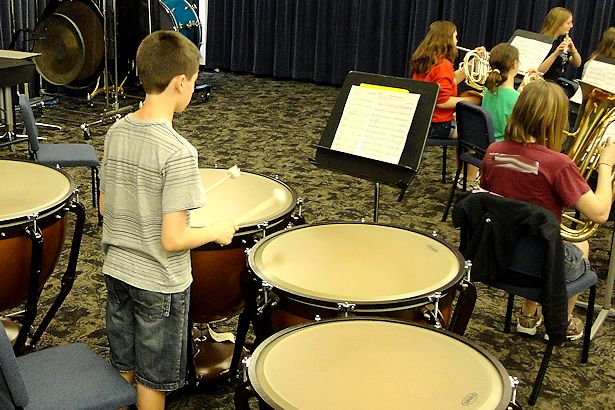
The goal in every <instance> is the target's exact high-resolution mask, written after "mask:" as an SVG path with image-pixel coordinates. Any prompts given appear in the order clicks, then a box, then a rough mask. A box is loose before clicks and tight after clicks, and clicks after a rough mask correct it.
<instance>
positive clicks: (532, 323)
mask: <svg viewBox="0 0 615 410" xmlns="http://www.w3.org/2000/svg"><path fill="white" fill-rule="evenodd" d="M541 324H542V309H541V308H540V306H538V308H537V309H536V313H535V314H534V316H525V315H523V314H519V317H518V318H517V333H523V334H525V335H528V336H534V335H535V334H536V329H538V326H540V325H541Z"/></svg>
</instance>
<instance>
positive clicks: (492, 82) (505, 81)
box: [482, 43, 519, 141]
mask: <svg viewBox="0 0 615 410" xmlns="http://www.w3.org/2000/svg"><path fill="white" fill-rule="evenodd" d="M489 66H490V67H491V71H490V72H489V75H488V76H487V79H486V80H485V88H486V90H485V93H484V95H483V102H482V106H483V108H485V109H486V110H487V111H489V113H490V114H491V117H492V119H493V130H494V132H495V140H496V141H504V128H505V127H506V121H507V120H508V117H510V113H511V112H512V110H513V107H514V106H515V103H516V102H517V99H518V98H519V93H518V92H517V90H515V76H516V75H517V72H519V50H517V48H516V47H515V46H512V45H510V44H508V43H500V44H498V45H497V46H495V47H493V50H491V52H490V53H489Z"/></svg>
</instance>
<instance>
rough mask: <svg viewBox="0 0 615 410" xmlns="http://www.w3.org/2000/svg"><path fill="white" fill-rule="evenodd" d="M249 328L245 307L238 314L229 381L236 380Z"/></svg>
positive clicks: (248, 318) (247, 313)
mask: <svg viewBox="0 0 615 410" xmlns="http://www.w3.org/2000/svg"><path fill="white" fill-rule="evenodd" d="M249 328H250V314H249V310H248V306H247V305H246V306H245V307H244V309H243V312H241V313H240V314H239V320H238V322H237V337H236V339H235V348H234V350H233V358H232V359H231V367H230V368H229V378H230V379H231V381H233V380H235V379H236V378H237V370H238V368H239V361H240V360H241V355H242V353H243V346H244V344H245V342H246V337H247V335H248V329H249Z"/></svg>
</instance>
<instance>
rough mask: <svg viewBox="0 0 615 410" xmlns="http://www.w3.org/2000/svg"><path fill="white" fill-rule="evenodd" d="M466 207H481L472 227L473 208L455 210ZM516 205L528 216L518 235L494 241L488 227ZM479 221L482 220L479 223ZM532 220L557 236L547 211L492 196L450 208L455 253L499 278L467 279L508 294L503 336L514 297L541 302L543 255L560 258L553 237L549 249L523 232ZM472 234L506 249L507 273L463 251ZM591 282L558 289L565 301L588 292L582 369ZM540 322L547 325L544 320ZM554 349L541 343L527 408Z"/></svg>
mask: <svg viewBox="0 0 615 410" xmlns="http://www.w3.org/2000/svg"><path fill="white" fill-rule="evenodd" d="M467 201H470V202H467ZM472 201H473V202H474V203H479V202H480V201H485V202H483V204H484V206H483V208H482V209H481V212H479V213H480V214H481V215H482V216H481V215H478V216H479V217H480V218H476V219H477V222H476V223H475V224H472V223H468V221H469V220H470V219H472V216H471V215H470V216H469V217H468V214H467V211H468V210H469V209H472V211H473V212H476V211H477V208H465V210H460V209H459V208H460V205H462V202H464V204H463V206H467V205H468V204H470V203H471V202H472ZM520 204H523V206H528V207H529V209H530V211H529V212H528V214H527V215H523V217H522V218H523V219H519V221H520V222H521V221H523V226H522V227H520V228H519V230H520V232H516V233H515V234H517V233H518V235H517V237H516V240H512V241H511V240H510V237H506V238H501V237H494V236H493V230H492V227H490V226H489V225H492V224H497V223H498V221H500V220H504V219H508V218H509V216H508V214H507V212H508V211H507V209H505V208H508V207H510V208H508V209H512V208H514V207H518V206H521V205H520ZM464 213H465V215H464ZM540 214H542V215H544V218H542V217H541V218H535V216H536V215H540ZM481 218H482V220H480V219H481ZM531 218H533V219H531ZM538 220H544V221H546V222H545V223H546V224H549V227H548V229H550V230H551V232H556V233H557V232H559V221H558V220H557V219H556V218H555V216H554V215H553V214H552V213H551V212H550V211H547V210H545V209H544V208H541V207H539V206H536V205H531V204H527V203H522V202H521V201H515V200H512V199H506V198H502V197H499V196H497V195H493V194H490V193H486V192H483V193H473V194H466V196H465V197H463V198H462V199H461V200H460V201H459V202H458V203H457V204H456V205H455V208H454V211H453V221H454V222H455V226H460V227H461V231H460V236H461V238H462V240H461V242H462V245H461V246H460V249H461V248H464V249H462V253H464V256H465V257H466V258H467V259H471V260H472V264H473V265H477V264H479V265H482V266H488V267H489V268H490V269H489V270H490V271H491V272H492V274H494V275H496V276H498V277H499V279H497V280H490V279H486V278H484V277H481V278H478V279H476V275H472V279H476V280H478V281H480V282H483V283H485V284H486V285H489V286H493V287H495V288H498V289H502V290H504V291H506V292H508V304H507V307H506V317H505V321H504V331H505V332H506V333H509V332H510V325H511V320H512V313H513V306H514V298H515V295H517V296H521V297H524V298H526V299H530V300H533V301H536V302H538V303H541V304H542V302H543V301H544V300H545V299H544V297H545V296H544V293H543V292H544V290H543V283H544V282H545V281H548V280H550V279H549V278H546V277H545V275H547V273H546V272H545V265H546V264H545V260H546V259H545V258H546V257H547V251H548V250H549V249H557V250H556V252H555V253H556V254H560V255H563V242H562V240H561V238H560V237H559V235H557V236H558V239H557V241H556V243H549V242H548V241H547V240H546V239H545V238H543V237H540V236H537V235H536V233H535V232H529V230H531V229H533V227H532V226H529V225H525V222H526V221H532V222H536V221H538ZM464 221H465V222H464ZM508 222H511V223H512V225H515V223H516V221H510V220H509V221H508ZM519 226H521V225H519ZM553 230H554V231H553ZM473 234H478V235H479V236H480V239H481V241H484V242H482V243H483V244H484V243H490V244H496V243H500V244H501V246H506V247H510V251H511V252H505V253H506V254H508V255H510V263H509V265H508V268H506V269H502V271H499V272H493V271H494V270H495V269H493V268H494V264H493V260H490V258H493V255H490V254H489V252H479V251H476V252H474V251H472V250H469V249H468V248H467V247H466V246H464V245H463V242H464V241H467V238H469V237H470V236H472V235H473ZM554 242H555V241H554ZM496 246H497V245H496ZM555 247H558V248H555ZM472 253H474V254H472ZM597 282H598V276H597V275H596V273H594V272H592V271H588V272H586V273H584V274H583V275H582V276H581V277H580V278H579V279H577V280H575V281H573V282H569V283H566V284H564V283H562V286H565V288H566V289H565V294H566V298H565V299H566V300H567V299H568V298H570V297H571V296H573V295H576V294H579V293H582V292H583V291H585V290H587V289H589V297H588V302H587V310H586V317H585V328H584V334H583V347H582V352H581V363H587V360H588V358H589V347H590V343H591V327H592V321H593V314H594V303H595V300H596V283H597ZM561 291H563V289H561ZM562 296H563V294H562ZM566 300H563V301H562V302H563V303H566ZM566 308H567V306H566V307H564V306H560V310H561V312H562V315H563V316H564V317H563V320H564V321H565V319H566V318H565V311H566ZM545 320H547V317H546V316H545ZM549 325H550V323H547V322H545V326H547V330H548V328H549ZM550 339H551V338H550ZM556 343H557V342H556V341H553V340H552V339H551V340H550V341H548V342H547V347H546V350H545V353H544V355H543V358H542V362H541V364H540V369H539V371H538V375H537V376H536V380H535V381H534V386H533V388H532V393H531V395H530V399H529V400H528V402H529V404H531V405H534V404H535V403H536V400H537V399H538V395H539V393H540V388H541V386H542V382H543V379H544V376H545V374H546V372H547V367H548V365H549V360H550V359H551V354H552V352H553V347H554V346H556Z"/></svg>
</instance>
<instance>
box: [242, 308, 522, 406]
mask: <svg viewBox="0 0 615 410" xmlns="http://www.w3.org/2000/svg"><path fill="white" fill-rule="evenodd" d="M360 322H372V323H375V324H376V325H377V326H381V327H383V330H386V329H384V328H385V327H387V326H389V325H393V326H394V327H395V328H396V329H401V328H397V327H396V326H397V325H399V326H402V327H403V329H407V331H408V335H409V336H413V337H415V340H416V336H419V335H420V334H422V332H428V333H424V334H429V335H430V337H432V336H433V337H435V338H437V341H438V342H439V341H442V340H447V339H452V340H454V343H456V344H455V345H452V346H451V348H452V347H458V346H462V345H465V346H464V347H469V348H471V349H470V350H471V351H472V352H474V353H476V354H477V355H478V356H479V357H482V358H484V359H485V364H486V363H489V364H490V365H492V367H489V370H490V373H491V374H492V375H494V376H496V379H497V380H499V381H500V382H501V385H498V386H496V387H498V390H499V388H501V395H500V399H499V401H498V403H497V405H495V406H494V404H495V403H494V401H497V399H493V398H492V399H491V400H490V401H489V403H484V404H483V405H482V406H480V407H476V406H472V404H473V403H475V402H476V401H477V400H479V399H480V397H478V396H477V397H475V396H473V395H472V393H470V394H468V395H467V396H465V397H463V399H460V400H459V405H458V406H457V407H467V408H469V409H477V408H478V409H488V410H492V409H497V410H500V409H507V408H508V406H509V405H510V404H511V400H512V399H513V392H514V390H515V389H513V386H512V383H511V377H510V375H509V373H508V371H507V370H506V368H505V367H504V365H502V363H501V362H500V361H499V360H498V359H497V358H496V357H495V356H494V355H493V354H491V353H490V352H488V351H487V350H486V349H484V348H483V347H481V346H479V345H478V344H477V343H476V342H474V341H472V340H469V339H467V338H465V337H463V336H460V335H458V334H456V333H453V332H450V331H447V330H444V329H436V328H434V327H433V326H429V325H426V324H423V323H416V322H412V323H409V322H405V321H402V320H399V319H392V318H383V317H375V316H374V317H370V316H352V317H345V318H333V319H324V320H321V321H317V322H307V323H302V324H299V325H295V326H292V327H288V328H285V329H283V330H281V331H279V332H277V333H275V334H273V335H272V336H269V337H268V338H267V339H265V340H264V341H263V342H262V343H260V344H259V345H258V346H257V347H256V349H255V350H254V352H253V353H252V355H251V356H250V358H249V362H248V366H247V370H248V379H249V381H250V384H251V385H252V387H253V388H254V390H255V391H256V392H257V394H258V396H259V397H260V398H262V399H263V400H264V401H265V402H266V403H267V404H268V405H269V406H271V407H273V408H274V409H284V410H287V409H290V408H295V407H293V406H292V404H289V403H287V402H284V403H279V402H276V400H275V398H274V397H272V395H273V394H275V393H276V391H274V390H273V389H274V388H275V386H271V384H269V383H267V384H266V383H264V382H268V381H267V380H261V379H263V378H264V377H261V376H262V375H263V374H265V373H266V371H267V370H265V369H263V366H264V365H265V363H264V362H263V361H262V360H260V361H259V358H260V356H262V355H265V361H266V359H267V355H269V354H271V351H272V350H273V349H275V348H276V347H277V346H279V345H280V343H282V342H283V341H284V340H285V339H286V340H288V339H290V337H292V336H293V334H301V333H302V332H306V331H309V330H310V329H309V328H310V327H312V328H313V327H314V326H316V328H314V329H316V331H324V330H325V328H324V326H339V327H347V326H351V324H352V323H360ZM391 328H392V327H391ZM314 329H312V331H314ZM360 330H362V329H360ZM391 334H392V333H391ZM345 335H349V333H345ZM325 336H326V335H325ZM339 336H340V338H339V339H344V334H341V335H339ZM370 336H373V334H370V335H366V337H365V338H363V339H368V338H369V337H370ZM382 336H384V337H382V338H381V339H378V340H382V341H384V342H386V343H389V339H391V338H387V337H386V335H384V334H383V335H382ZM349 337H350V338H353V336H349ZM440 338H444V339H440ZM336 339H337V338H336ZM363 339H360V340H363ZM329 340H331V341H332V342H333V338H331V339H329ZM355 341H356V340H355ZM419 342H420V341H419ZM430 342H432V343H433V342H434V341H430ZM291 343H293V342H292V341H291ZM295 343H296V342H295ZM350 343H353V340H350V341H349V344H350ZM370 343H375V342H374V341H373V340H372V341H370ZM445 343H446V342H445ZM320 345H321V346H322V344H320ZM381 346H382V345H381ZM323 348H326V346H325V347H323ZM323 348H321V350H322V349H323ZM340 348H341V346H340ZM408 349H412V344H411V343H409V344H408ZM308 350H310V351H312V350H314V351H318V349H308ZM344 350H345V349H344ZM339 351H341V349H340V350H339ZM320 353H322V354H323V356H322V357H327V356H324V355H327V354H328V353H330V352H328V351H326V352H322V351H321V352H318V353H315V354H314V355H313V356H316V358H317V359H322V357H321V356H320ZM429 353H433V354H434V355H436V356H437V355H438V353H441V352H439V351H431V352H429ZM277 354H279V353H277ZM415 355H416V354H415ZM374 356H377V355H374ZM362 358H363V356H361V357H359V356H357V357H356V359H355V360H356V361H361V359H362ZM309 359H310V358H308V360H309ZM410 359H413V358H410ZM414 359H416V358H414ZM442 360H444V359H442ZM315 362H316V360H315ZM310 363H311V362H310ZM340 363H345V362H344V361H343V358H342V359H340ZM439 364H441V363H439ZM473 364H474V363H473ZM284 365H285V366H286V368H287V369H288V370H290V371H294V372H296V373H298V374H301V376H300V377H308V375H306V370H307V369H293V368H290V366H292V363H288V362H285V363H284ZM419 365H425V366H427V367H429V365H430V362H429V361H425V362H423V363H419ZM365 370H366V371H367V372H370V371H371V370H372V369H365ZM413 370H414V373H412V371H413ZM471 370H473V369H469V371H471ZM374 373H376V374H379V373H378V372H374ZM383 374H386V373H383ZM404 374H408V375H409V378H408V383H414V384H421V378H422V377H423V376H425V375H424V372H422V369H421V368H420V367H419V366H418V365H417V366H416V367H412V368H409V369H407V372H405V371H404ZM457 376H459V374H457V373H455V374H454V375H453V377H457ZM385 377H386V376H385ZM411 377H412V378H411ZM340 379H341V378H340ZM352 381H353V380H350V382H352ZM451 381H452V380H451ZM292 382H293V380H290V381H289V383H292ZM357 384H360V383H357ZM366 384H367V383H366ZM495 384H497V383H495ZM364 387H365V386H357V388H359V389H361V388H364ZM402 387H403V386H402ZM444 388H445V387H444ZM268 389H271V391H268ZM319 393H321V392H317V391H312V392H311V394H313V395H316V396H319ZM322 393H323V394H324V393H326V392H322ZM439 398H441V397H436V398H434V399H433V403H435V405H438V403H439V402H438V399H439ZM279 400H280V401H282V400H284V399H283V398H280V399H279ZM413 404H419V403H406V405H404V408H408V406H412V405H413ZM423 404H424V403H423ZM449 404H450V403H449ZM440 405H442V403H440ZM485 406H489V407H485ZM410 408H411V407H410ZM422 408H425V407H422ZM427 408H428V407H427Z"/></svg>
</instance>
